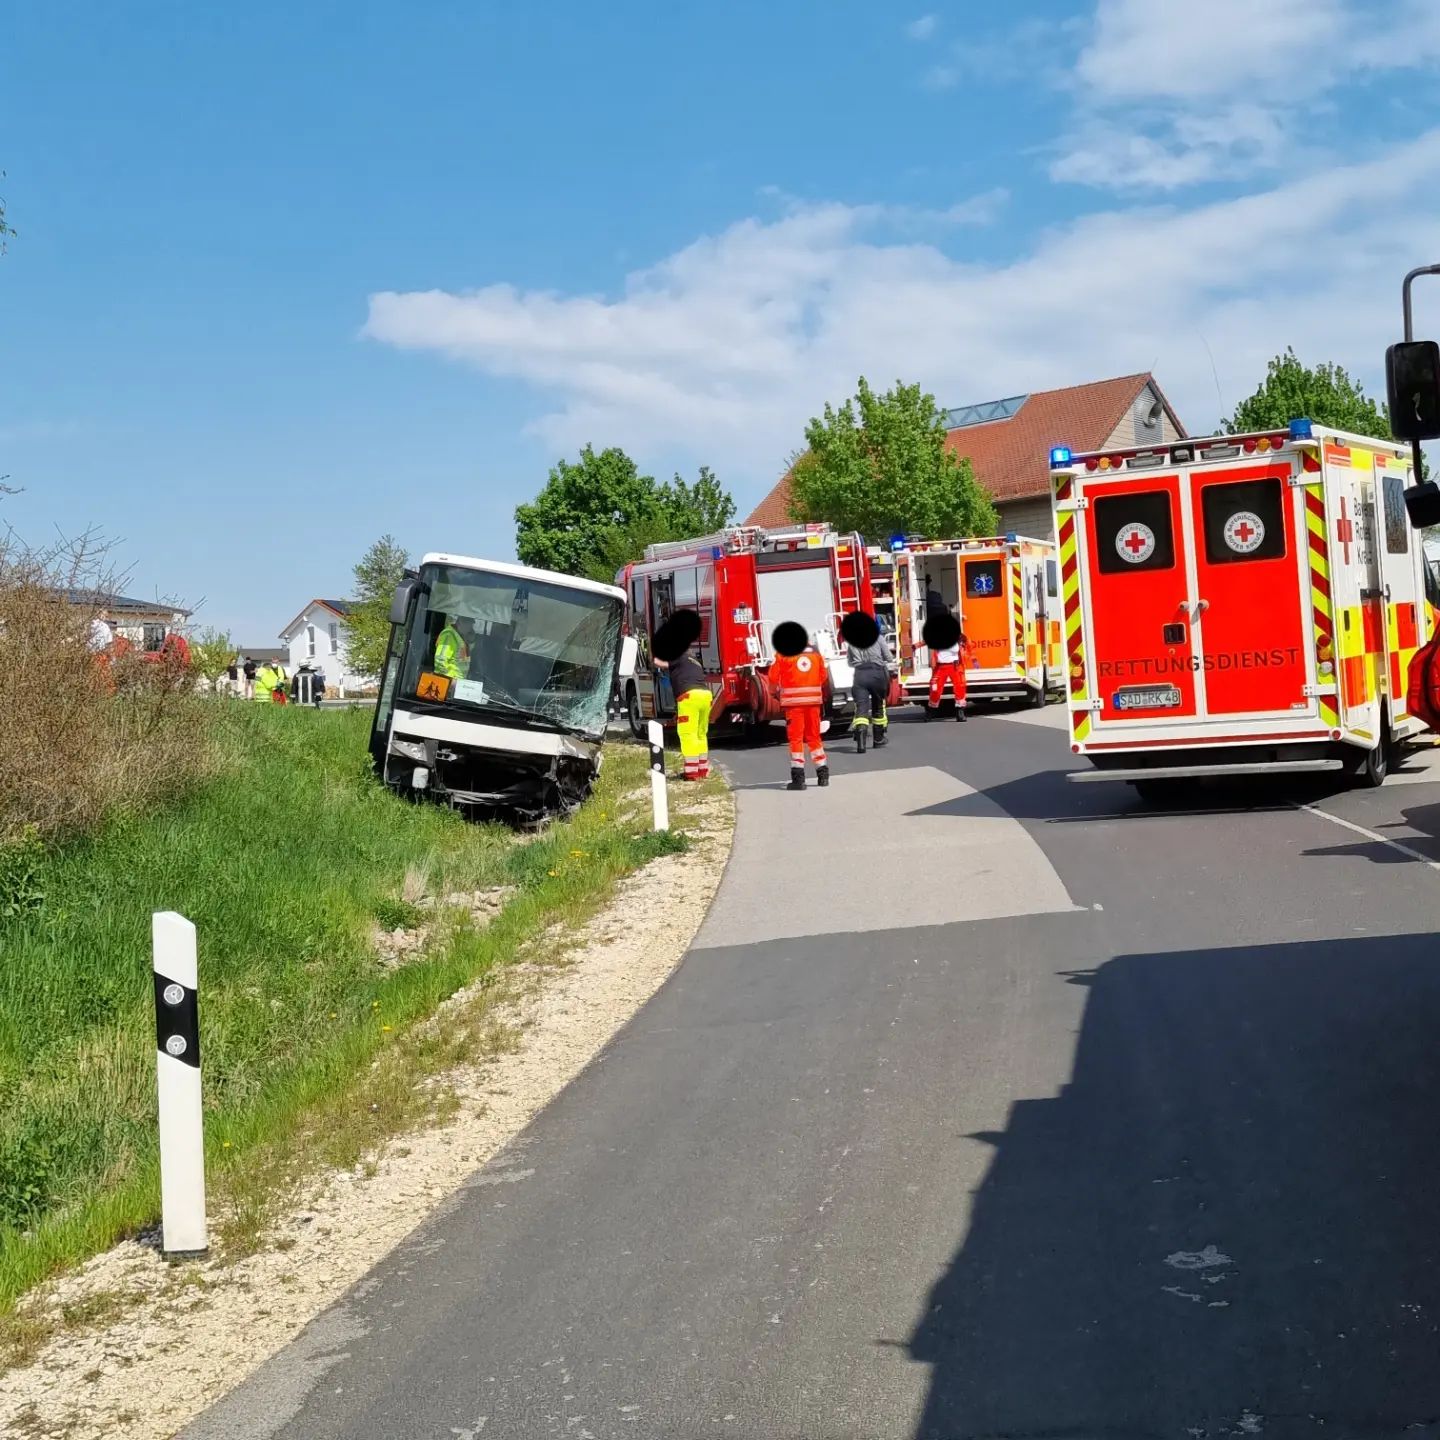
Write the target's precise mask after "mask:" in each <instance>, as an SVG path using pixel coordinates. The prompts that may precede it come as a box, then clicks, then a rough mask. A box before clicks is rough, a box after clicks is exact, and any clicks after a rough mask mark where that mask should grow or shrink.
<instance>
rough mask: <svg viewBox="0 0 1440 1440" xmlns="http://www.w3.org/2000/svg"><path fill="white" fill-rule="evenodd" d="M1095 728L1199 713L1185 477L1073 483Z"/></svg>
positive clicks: (1153, 475)
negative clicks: (1079, 498)
mask: <svg viewBox="0 0 1440 1440" xmlns="http://www.w3.org/2000/svg"><path fill="white" fill-rule="evenodd" d="M1076 489H1077V491H1080V490H1083V494H1084V500H1083V501H1082V502H1081V504H1082V506H1083V508H1082V509H1080V510H1078V511H1077V513H1076V517H1075V518H1076V527H1077V530H1078V532H1079V539H1080V547H1081V550H1082V553H1083V559H1082V560H1081V564H1082V565H1083V567H1084V575H1085V584H1086V588H1087V589H1088V592H1089V602H1090V603H1089V605H1088V607H1087V608H1088V612H1089V613H1088V620H1089V626H1088V628H1089V635H1088V637H1087V638H1088V641H1089V644H1088V647H1087V648H1088V651H1089V668H1090V673H1091V678H1092V680H1093V682H1094V687H1095V689H1094V693H1095V699H1096V702H1097V703H1098V705H1099V709H1098V710H1097V711H1096V712H1095V721H1096V724H1097V726H1104V727H1105V728H1107V729H1108V728H1110V727H1112V726H1120V725H1124V726H1126V727H1129V728H1134V727H1135V726H1137V725H1141V726H1143V725H1145V724H1152V725H1153V724H1157V723H1160V722H1164V721H1173V720H1177V719H1184V718H1189V717H1194V716H1197V715H1198V714H1199V713H1200V712H1199V704H1200V693H1199V692H1200V688H1201V681H1200V678H1199V676H1198V675H1197V673H1196V669H1195V655H1194V649H1193V641H1192V630H1191V618H1192V617H1191V607H1190V603H1189V597H1190V580H1189V576H1188V574H1187V566H1186V554H1187V552H1188V550H1189V548H1190V547H1189V540H1190V512H1189V503H1188V502H1189V496H1188V488H1187V486H1186V484H1185V481H1184V480H1183V479H1182V477H1181V476H1180V475H1177V474H1165V473H1146V474H1145V475H1143V476H1136V477H1134V478H1131V477H1129V476H1126V477H1125V478H1124V479H1119V480H1112V479H1110V478H1108V477H1106V478H1104V479H1101V480H1098V481H1089V482H1088V483H1087V481H1086V480H1084V479H1082V480H1079V481H1077V484H1076Z"/></svg>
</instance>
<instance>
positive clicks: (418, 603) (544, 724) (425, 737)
mask: <svg viewBox="0 0 1440 1440" xmlns="http://www.w3.org/2000/svg"><path fill="white" fill-rule="evenodd" d="M624 608H625V593H624V591H622V590H618V589H616V588H615V587H614V586H613V585H601V584H598V583H596V582H594V581H591V580H577V579H576V578H574V577H573V576H570V575H557V574H555V573H553V572H552V571H549V570H536V569H532V568H531V567H529V566H526V565H510V564H506V563H504V562H502V561H497V560H475V559H471V558H468V557H466V556H462V555H445V554H435V555H426V556H425V558H424V559H423V560H422V561H421V562H420V567H419V569H418V570H417V571H416V572H415V573H414V574H413V575H407V578H406V579H405V580H404V581H403V582H402V583H401V584H400V586H399V588H398V589H397V590H396V592H395V598H394V602H393V604H392V606H391V610H390V625H391V629H390V648H389V650H388V652H387V654H386V657H385V669H384V673H383V676H382V681H381V687H380V698H379V701H378V703H377V704H376V707H375V722H374V726H373V728H372V730H371V734H370V751H371V754H372V755H373V756H374V759H375V766H376V769H377V771H378V772H379V774H380V777H381V778H382V779H383V780H384V782H385V783H386V785H388V786H390V787H392V788H393V789H396V790H407V791H410V792H412V793H415V794H417V795H428V796H430V797H431V798H433V799H435V800H438V801H440V802H442V803H444V804H449V805H454V806H456V807H459V808H462V809H465V810H469V811H474V812H478V813H481V814H500V815H506V816H509V817H512V818H515V819H520V820H537V819H541V818H543V817H545V816H547V815H555V814H567V813H569V812H570V811H572V810H574V809H575V807H576V806H577V805H579V803H580V802H581V801H582V800H583V799H584V798H585V796H586V795H587V794H588V793H589V791H590V788H591V786H592V785H593V784H594V782H595V777H596V775H597V774H599V771H600V761H601V748H600V747H601V742H602V741H603V739H604V736H605V727H606V724H607V723H608V719H609V707H610V699H611V696H612V694H613V693H614V691H615V687H616V684H617V681H618V680H619V679H621V678H624V677H625V676H627V675H629V674H630V673H633V671H634V667H635V661H634V654H635V641H634V640H633V639H630V638H628V637H622V635H621V628H622V623H621V622H622V618H623V614H624Z"/></svg>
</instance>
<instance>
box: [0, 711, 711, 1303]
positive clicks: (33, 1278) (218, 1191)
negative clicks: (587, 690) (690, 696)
mask: <svg viewBox="0 0 1440 1440" xmlns="http://www.w3.org/2000/svg"><path fill="white" fill-rule="evenodd" d="M213 723H214V724H215V726H216V727H217V737H216V740H217V744H218V745H219V746H220V747H221V748H222V768H221V772H220V778H218V779H215V780H212V781H210V782H207V783H206V785H205V786H204V787H203V788H202V789H201V790H200V791H198V792H197V793H196V794H194V795H192V796H191V797H189V798H188V799H186V800H185V801H183V802H182V803H179V804H177V805H174V806H172V807H169V808H167V809H166V810H165V811H164V812H163V813H159V814H155V815H151V816H146V817H139V818H136V817H126V818H121V819H116V820H115V821H113V822H112V823H110V824H109V825H107V826H106V827H104V828H103V829H102V830H101V831H100V832H99V833H96V834H94V835H93V836H91V837H89V838H87V839H85V840H83V841H80V842H78V843H71V844H68V845H65V846H63V847H60V848H58V849H54V850H50V851H44V852H42V853H40V855H39V856H38V858H37V857H35V856H33V855H32V856H31V857H30V859H29V860H27V861H26V864H25V867H24V868H25V876H24V884H23V886H22V887H20V888H21V889H23V892H24V895H25V896H26V897H28V898H27V899H26V902H25V903H24V904H23V905H17V906H12V907H11V911H10V913H9V914H4V913H0V1314H3V1312H4V1311H5V1310H6V1309H7V1308H8V1307H10V1306H11V1305H13V1302H14V1301H15V1299H16V1298H17V1297H18V1296H19V1295H20V1294H22V1293H23V1292H24V1291H25V1290H26V1289H28V1288H29V1287H31V1286H33V1285H34V1284H36V1283H37V1282H38V1281H40V1280H42V1279H44V1278H45V1277H46V1276H48V1275H50V1274H53V1273H54V1272H56V1271H57V1270H58V1269H60V1268H63V1267H64V1266H66V1265H67V1264H70V1263H73V1262H75V1261H77V1260H79V1259H81V1258H83V1257H85V1256H87V1255H89V1254H92V1253H95V1252H96V1251H98V1250H101V1249H104V1248H105V1247H107V1246H108V1245H110V1244H113V1243H114V1242H115V1241H116V1240H117V1239H119V1238H122V1237H123V1236H125V1235H127V1234H131V1233H134V1232H135V1231H136V1230H138V1229H140V1228H142V1227H144V1226H145V1225H146V1224H148V1223H150V1222H152V1221H153V1220H154V1219H155V1218H156V1216H157V1214H158V1204H159V1201H158V1194H159V1181H158V1156H157V1153H156V1137H155V1096H154V1084H155V1080H154V1075H155V1041H154V1034H155V1031H154V1019H153V1002H152V996H151V982H150V964H151V957H150V915H151V912H152V911H154V910H178V911H179V912H180V913H182V914H184V915H186V916H187V917H188V918H190V919H191V920H193V921H194V922H195V925H196V927H197V930H198V935H199V950H200V1015H201V1036H202V1059H203V1065H204V1084H205V1105H206V1114H207V1128H206V1145H207V1165H208V1168H209V1172H210V1176H211V1208H212V1213H217V1214H225V1215H228V1216H229V1221H230V1223H231V1230H232V1235H233V1237H234V1238H235V1240H236V1243H237V1244H238V1243H240V1240H241V1237H244V1236H246V1235H248V1236H249V1238H250V1239H252V1240H253V1238H254V1236H255V1234H256V1233H257V1232H258V1230H259V1229H260V1227H261V1224H262V1222H263V1215H264V1212H265V1209H266V1206H267V1205H268V1204H269V1202H270V1200H271V1199H273V1195H274V1192H275V1190H276V1188H277V1187H280V1186H283V1184H284V1183H285V1180H286V1177H288V1176H293V1174H294V1172H295V1170H296V1168H297V1166H298V1165H300V1163H301V1161H302V1159H308V1161H309V1162H311V1163H313V1162H314V1161H315V1160H317V1159H319V1160H324V1161H327V1162H339V1163H344V1162H346V1161H351V1160H353V1159H354V1158H355V1157H356V1155H357V1154H358V1153H360V1152H362V1151H363V1148H364V1147H365V1146H366V1145H367V1144H370V1143H373V1142H374V1141H375V1140H377V1139H379V1138H381V1136H382V1134H383V1132H384V1130H385V1127H386V1126H387V1125H388V1126H394V1125H398V1124H400V1123H403V1122H404V1121H405V1120H407V1119H409V1118H413V1113H414V1110H415V1106H416V1104H417V1103H418V1102H417V1101H416V1099H415V1096H416V1092H417V1086H416V1084H415V1078H416V1075H417V1073H427V1072H428V1073H435V1072H437V1071H438V1070H440V1069H442V1068H443V1067H444V1066H445V1065H447V1064H451V1063H454V1061H455V1060H456V1059H458V1058H462V1055H463V1054H464V1052H465V1049H466V1046H467V1045H468V1044H469V1043H470V1042H471V1041H472V1040H473V1039H474V1036H473V1035H471V1034H470V1033H469V1032H467V1031H465V1030H464V1029H463V1028H461V1029H458V1030H457V1029H455V1028H454V1027H452V1028H451V1029H450V1030H445V1029H443V1028H441V1029H439V1030H436V1031H434V1033H433V1034H432V1033H428V1032H423V1031H422V1029H419V1028H417V1027H416V1025H415V1022H417V1021H418V1020H420V1019H422V1018H424V1017H428V1016H430V1015H432V1014H433V1012H434V1011H435V1009H436V1007H437V1006H438V1005H439V1003H440V1002H441V1001H442V1000H444V999H445V998H446V997H448V996H449V995H451V994H453V993H454V992H455V991H456V990H457V989H460V988H461V987H463V986H465V985H467V984H469V983H470V982H472V981H473V980H475V979H476V977H478V976H484V975H485V974H486V973H487V972H488V971H491V970H494V969H495V968H496V967H499V966H502V965H504V964H505V963H506V962H508V961H509V960H511V959H513V958H514V957H515V956H516V954H517V953H519V952H521V951H523V950H524V948H525V947H526V945H527V944H528V943H529V942H530V941H531V940H533V939H534V937H536V936H537V935H538V934H540V933H541V932H543V931H545V930H546V929H547V927H549V926H551V925H554V924H555V923H557V922H571V921H575V920H578V919H581V918H583V917H584V916H585V915H586V914H587V913H588V912H589V911H591V910H593V909H595V908H596V907H597V906H598V905H599V904H600V903H601V902H602V901H603V900H604V898H605V897H606V896H607V895H608V894H609V892H610V890H611V888H612V887H613V885H614V883H615V881H616V880H618V879H619V878H620V877H621V876H623V875H624V874H626V873H628V872H629V871H631V870H633V869H634V868H636V867H637V866H638V865H640V864H643V863H644V862H645V861H646V860H648V859H650V858H651V857H652V856H654V855H656V854H660V853H664V852H665V851H667V850H673V849H678V848H683V846H684V844H685V839H684V836H683V834H681V835H675V834H670V835H659V836H657V835H654V834H651V833H649V832H648V830H647V829H646V827H647V826H648V823H649V807H648V805H641V806H639V807H638V809H636V810H635V811H634V813H631V814H629V816H628V817H627V818H625V819H623V820H622V819H620V818H619V817H618V815H617V814H616V813H615V812H616V811H617V809H618V808H619V807H617V805H616V801H617V800H618V799H619V797H621V796H622V795H625V794H626V793H628V792H630V791H633V790H634V789H635V788H636V787H637V786H641V785H643V782H644V776H645V765H646V759H645V753H644V751H643V750H640V749H638V748H633V747H627V746H618V747H613V748H612V749H611V751H610V752H608V754H607V760H606V764H605V767H604V770H603V772H602V776H601V783H600V786H599V787H598V789H597V792H596V795H595V797H594V798H593V799H592V800H591V801H590V802H589V803H588V804H587V805H586V806H585V807H584V808H583V809H582V810H581V812H580V813H579V815H578V816H576V817H575V819H574V820H572V821H569V822H566V823H564V824H559V825H556V826H554V827H552V828H551V829H550V830H549V831H547V832H546V833H544V834H542V835H540V836H539V837H537V838H533V839H530V840H528V841H524V840H518V839H517V838H516V837H515V836H514V835H512V834H511V833H510V832H509V831H507V830H504V829H502V828H500V827H497V826H485V825H474V824H469V823H467V822H466V821H464V820H462V819H461V818H460V817H458V816H457V815H454V814H452V813H451V812H449V811H446V810H443V809H440V808H439V807H435V806H429V805H423V804H420V805H417V804H411V803H408V802H406V801H404V800H401V799H397V798H396V797H394V796H391V795H389V794H387V793H385V792H384V791H383V790H382V789H381V788H380V787H379V786H378V785H376V784H375V783H374V781H373V780H372V778H371V777H370V775H369V770H368V761H367V757H366V755H365V748H364V747H365V740H366V734H367V730H368V725H369V717H368V715H367V714H365V713H363V712H356V711H324V712H318V713H317V712H313V711H302V710H289V709H283V708H274V709H271V708H261V707H258V706H246V705H239V704H231V705H226V706H223V707H221V706H217V707H216V714H215V717H214V722H213ZM407 874H408V875H409V876H410V877H411V878H410V884H409V885H408V886H407V884H406V877H407ZM416 876H422V877H424V879H425V881H426V885H427V888H428V890H429V892H430V893H432V894H436V893H442V892H443V891H445V890H452V889H456V890H475V889H479V888H482V887H489V886H494V885H509V886H513V887H514V893H513V895H512V897H511V899H510V900H509V902H508V903H507V905H506V906H505V908H504V910H503V911H502V912H501V913H500V915H499V916H497V917H496V919H495V920H494V921H493V922H492V923H491V924H490V925H489V926H487V927H485V928H484V929H481V930H476V929H474V928H473V927H472V926H470V925H469V924H468V923H467V921H466V920H465V919H463V918H459V917H451V918H450V919H448V920H446V921H445V922H444V923H441V924H438V925H436V926H435V927H434V933H433V934H432V938H431V941H430V942H429V943H428V944H427V946H426V947H425V949H424V950H423V951H422V952H421V953H420V955H419V956H418V958H416V959H414V960H412V961H411V962H410V963H408V964H406V965H404V966H403V967H401V968H398V969H394V970H386V969H384V968H383V967H382V966H381V965H380V964H379V963H378V962H377V958H376V955H375V951H374V948H373V944H372V936H373V933H374V929H375V927H376V925H377V923H379V924H381V925H382V926H383V927H384V928H394V927H395V926H396V925H397V924H401V923H404V924H409V923H411V922H413V921H414V920H416V919H417V918H418V917H419V914H420V912H418V911H417V909H416V907H415V906H414V904H413V899H414V895H413V893H407V892H413V890H414V886H415V877H416ZM36 897H39V898H38V900H37V898H36ZM402 1043H403V1044H406V1045H408V1050H407V1052H406V1054H405V1061H404V1064H403V1065H401V1064H399V1063H396V1064H392V1065H390V1066H389V1067H388V1069H387V1066H386V1064H385V1060H386V1056H387V1054H389V1053H394V1054H395V1055H397V1056H398V1054H399V1047H400V1046H401V1045H402ZM377 1060H378V1061H379V1062H381V1063H379V1064H377V1063H376V1062H377ZM366 1087H368V1089H367V1088H366ZM362 1094H363V1095H364V1096H366V1103H365V1104H364V1105H363V1106H361V1107H360V1108H361V1109H363V1111H364V1116H365V1117H366V1118H365V1120H364V1123H363V1124H359V1125H355V1124H351V1125H349V1126H346V1125H344V1124H337V1123H336V1122H337V1121H338V1120H339V1119H340V1117H342V1116H343V1115H345V1114H346V1113H348V1112H349V1111H352V1110H354V1109H355V1108H356V1106H355V1104H354V1102H356V1101H357V1100H358V1099H359V1098H360V1096H361V1095H362ZM426 1103H432V1102H426ZM432 1108H433V1105H432ZM327 1117H328V1118H327ZM307 1136H308V1137H311V1139H313V1138H314V1137H316V1136H320V1137H324V1138H325V1142H326V1143H324V1144H319V1145H314V1144H309V1143H308V1142H306V1143H302V1142H305V1137H307ZM302 1152H304V1154H303V1155H302ZM247 1215H249V1216H250V1221H249V1223H247V1219H246V1216H247Z"/></svg>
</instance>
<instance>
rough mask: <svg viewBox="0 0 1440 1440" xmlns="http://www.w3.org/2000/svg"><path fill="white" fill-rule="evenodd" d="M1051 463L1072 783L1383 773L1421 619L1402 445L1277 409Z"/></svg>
mask: <svg viewBox="0 0 1440 1440" xmlns="http://www.w3.org/2000/svg"><path fill="white" fill-rule="evenodd" d="M1050 470H1051V479H1052V486H1053V492H1054V502H1055V521H1056V534H1057V537H1058V540H1059V547H1060V577H1061V596H1062V607H1063V611H1064V624H1065V643H1066V651H1067V672H1068V673H1067V679H1068V691H1069V693H1068V699H1069V708H1070V736H1071V746H1070V748H1071V749H1072V750H1073V751H1074V753H1075V754H1077V755H1084V756H1085V757H1087V758H1088V759H1089V760H1090V761H1091V762H1092V763H1093V764H1094V765H1095V767H1096V769H1095V770H1094V771H1081V772H1077V773H1075V774H1072V775H1071V776H1070V778H1071V779H1072V780H1105V779H1114V780H1125V781H1128V782H1130V783H1131V784H1134V785H1135V786H1136V787H1137V788H1138V789H1139V790H1140V791H1141V793H1142V794H1147V795H1155V794H1162V793H1163V788H1162V787H1163V785H1164V783H1165V782H1168V781H1170V780H1174V779H1178V778H1187V777H1195V776H1203V775H1217V774H1222V775H1224V774H1229V775H1235V774H1271V773H1277V772H1281V773H1283V772H1287V771H1297V770H1299V771H1306V770H1342V769H1345V770H1349V771H1351V772H1352V773H1354V774H1355V775H1356V776H1357V777H1359V778H1360V779H1362V780H1363V781H1364V783H1366V784H1370V785H1379V784H1381V783H1383V781H1384V779H1385V776H1386V773H1387V771H1388V769H1389V766H1390V763H1391V760H1392V758H1393V757H1394V755H1395V754H1396V752H1397V750H1398V748H1399V747H1400V746H1401V745H1402V744H1403V743H1404V742H1405V741H1406V740H1408V739H1410V738H1411V737H1413V736H1415V735H1417V734H1419V733H1420V732H1421V731H1422V730H1423V728H1424V727H1423V726H1422V725H1421V723H1420V721H1419V720H1418V719H1416V718H1415V717H1414V716H1412V715H1411V714H1409V712H1408V710H1407V706H1406V684H1407V678H1408V677H1407V670H1408V667H1409V663H1410V659H1411V657H1412V656H1413V655H1414V653H1415V651H1416V649H1417V648H1418V647H1419V646H1420V645H1422V644H1423V643H1424V642H1425V641H1426V640H1427V639H1428V638H1429V637H1430V633H1431V630H1432V628H1433V623H1434V622H1433V617H1432V611H1431V609H1430V607H1429V606H1428V605H1427V604H1426V599H1427V592H1426V580H1427V572H1426V569H1425V565H1424V559H1423V555H1422V551H1421V541H1420V536H1419V534H1418V533H1416V532H1415V531H1413V530H1412V529H1411V528H1410V525H1409V523H1408V520H1407V517H1406V512H1405V501H1404V491H1405V488H1406V487H1407V486H1408V485H1409V484H1410V483H1411V480H1412V474H1411V460H1410V453H1409V449H1408V447H1406V446H1403V445H1399V444H1396V443H1394V442H1392V441H1384V440H1373V439H1366V438H1363V437H1361V436H1358V435H1347V434H1343V433H1341V432H1338V431H1334V430H1329V429H1325V428H1323V427H1321V426H1319V425H1313V424H1311V422H1310V421H1308V420H1296V421H1293V422H1292V423H1291V425H1290V427H1289V429H1288V430H1285V431H1278V432H1273V433H1261V434H1255V435H1219V436H1215V437H1213V438H1211V439H1208V440H1184V441H1178V442H1176V443H1174V444H1170V445H1167V446H1161V447H1156V448H1151V449H1142V450H1116V451H1107V452H1104V453H1101V454H1094V455H1072V454H1071V453H1070V452H1069V451H1068V450H1066V449H1064V448H1063V447H1061V448H1058V449H1056V450H1054V451H1052V452H1051V456H1050Z"/></svg>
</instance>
